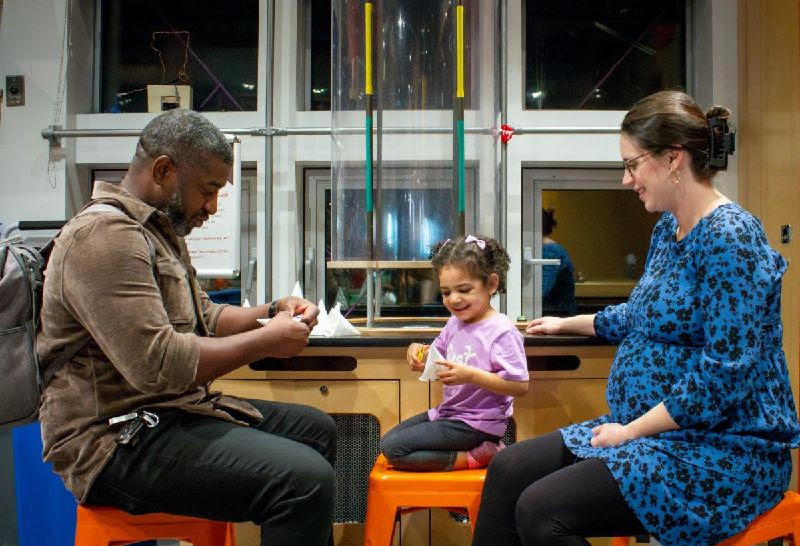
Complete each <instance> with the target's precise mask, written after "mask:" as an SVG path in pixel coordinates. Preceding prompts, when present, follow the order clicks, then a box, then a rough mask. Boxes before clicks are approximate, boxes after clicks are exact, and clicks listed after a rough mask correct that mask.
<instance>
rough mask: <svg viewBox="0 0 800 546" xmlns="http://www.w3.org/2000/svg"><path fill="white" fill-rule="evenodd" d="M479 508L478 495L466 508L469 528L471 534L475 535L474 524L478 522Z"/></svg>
mask: <svg viewBox="0 0 800 546" xmlns="http://www.w3.org/2000/svg"><path fill="white" fill-rule="evenodd" d="M480 507H481V496H480V495H478V496H477V497H475V498H474V499H472V501H471V502H470V503H469V505H468V506H467V514H468V515H469V526H470V528H471V529H472V534H475V524H476V523H477V522H478V509H479V508H480Z"/></svg>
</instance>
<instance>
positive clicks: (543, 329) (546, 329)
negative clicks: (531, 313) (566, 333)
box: [525, 317, 566, 334]
mask: <svg viewBox="0 0 800 546" xmlns="http://www.w3.org/2000/svg"><path fill="white" fill-rule="evenodd" d="M565 320H566V319H563V318H561V317H541V318H537V319H533V320H532V321H531V322H530V323H529V324H528V326H527V327H526V328H525V331H526V332H528V333H529V334H560V333H562V332H561V328H562V327H563V325H564V321H565Z"/></svg>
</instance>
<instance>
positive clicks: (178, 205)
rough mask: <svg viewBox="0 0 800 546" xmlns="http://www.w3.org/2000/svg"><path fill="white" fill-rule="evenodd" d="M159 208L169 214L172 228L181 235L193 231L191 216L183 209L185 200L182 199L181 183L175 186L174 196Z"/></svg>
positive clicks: (184, 235)
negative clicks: (190, 222)
mask: <svg viewBox="0 0 800 546" xmlns="http://www.w3.org/2000/svg"><path fill="white" fill-rule="evenodd" d="M159 210H160V211H161V212H163V213H164V214H166V215H167V218H169V221H170V223H171V224H172V228H173V229H174V230H175V233H177V234H178V236H179V237H186V236H187V235H189V232H190V231H192V228H193V226H190V225H189V221H190V218H187V217H186V213H185V212H184V210H183V200H182V199H181V192H180V183H178V185H177V187H176V188H175V193H174V194H172V197H171V198H170V199H169V201H167V202H166V203H164V204H163V205H161V206H160V207H159Z"/></svg>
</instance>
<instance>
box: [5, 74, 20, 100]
mask: <svg viewBox="0 0 800 546" xmlns="http://www.w3.org/2000/svg"><path fill="white" fill-rule="evenodd" d="M6 106H25V76H6Z"/></svg>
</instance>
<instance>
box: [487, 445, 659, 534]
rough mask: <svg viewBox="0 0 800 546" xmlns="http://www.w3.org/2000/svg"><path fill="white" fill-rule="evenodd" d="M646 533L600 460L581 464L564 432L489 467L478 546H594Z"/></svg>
mask: <svg viewBox="0 0 800 546" xmlns="http://www.w3.org/2000/svg"><path fill="white" fill-rule="evenodd" d="M643 533H646V531H645V530H644V527H643V526H642V524H641V523H640V522H639V520H638V519H637V518H636V515H635V514H634V513H633V511H632V510H631V509H630V508H629V507H628V505H627V503H626V502H625V499H624V498H623V497H622V493H620V490H619V486H618V485H617V482H616V481H615V480H614V477H613V476H612V475H611V472H610V471H609V470H608V467H607V466H606V464H605V463H604V462H603V461H602V460H600V459H579V458H577V457H575V455H573V454H572V453H571V452H570V451H569V450H568V449H567V448H566V447H565V446H564V441H563V439H562V437H561V433H560V432H558V431H555V432H551V433H549V434H544V435H542V436H538V437H536V438H533V439H530V440H526V441H524V442H520V443H518V444H514V445H511V446H508V447H507V448H506V449H504V450H502V451H500V452H499V453H498V454H497V455H495V457H494V459H492V462H491V463H490V464H489V469H488V473H487V474H486V484H485V485H484V488H483V496H482V499H481V507H480V512H479V515H478V521H477V524H476V526H475V535H474V537H473V540H472V544H473V546H489V545H491V546H501V545H508V546H511V545H517V544H522V545H524V546H534V545H535V546H550V545H576V546H578V545H580V546H585V545H587V544H589V543H588V542H587V541H586V539H585V538H584V537H603V536H623V535H629V536H630V535H637V534H643Z"/></svg>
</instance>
